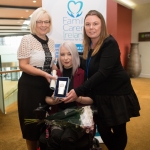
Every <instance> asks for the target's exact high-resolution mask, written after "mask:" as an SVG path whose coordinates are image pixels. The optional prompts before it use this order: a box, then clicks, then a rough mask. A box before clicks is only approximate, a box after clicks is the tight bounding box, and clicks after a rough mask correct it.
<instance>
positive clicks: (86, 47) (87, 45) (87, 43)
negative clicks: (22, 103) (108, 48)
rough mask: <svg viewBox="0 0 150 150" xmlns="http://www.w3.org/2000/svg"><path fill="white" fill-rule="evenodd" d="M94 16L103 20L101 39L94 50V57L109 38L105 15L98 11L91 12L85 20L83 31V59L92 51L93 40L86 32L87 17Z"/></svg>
mask: <svg viewBox="0 0 150 150" xmlns="http://www.w3.org/2000/svg"><path fill="white" fill-rule="evenodd" d="M93 15H95V16H97V17H98V18H99V19H100V20H101V33H100V37H99V40H98V42H97V45H96V47H95V49H94V50H93V53H92V56H94V55H95V54H96V53H97V52H98V51H99V49H100V47H101V45H102V43H103V41H104V40H105V39H106V38H107V37H108V32H107V29H106V23H105V20H104V17H103V15H102V14H101V13H100V12H98V11H97V10H90V11H89V12H88V13H87V14H86V16H85V18H84V29H83V34H84V35H83V47H84V50H83V58H84V59H86V58H87V55H88V51H89V49H90V44H91V39H90V38H89V37H88V36H87V34H86V32H85V19H86V17H87V16H93Z"/></svg>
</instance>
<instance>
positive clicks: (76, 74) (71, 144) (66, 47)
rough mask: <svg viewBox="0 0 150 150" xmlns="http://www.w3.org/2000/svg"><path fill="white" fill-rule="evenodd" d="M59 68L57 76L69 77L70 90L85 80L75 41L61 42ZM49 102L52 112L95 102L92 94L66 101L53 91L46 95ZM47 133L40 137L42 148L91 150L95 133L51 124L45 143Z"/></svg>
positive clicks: (46, 149) (45, 149)
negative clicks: (56, 95)
mask: <svg viewBox="0 0 150 150" xmlns="http://www.w3.org/2000/svg"><path fill="white" fill-rule="evenodd" d="M58 63H59V69H58V70H57V76H59V77H69V79H70V81H69V89H68V91H69V90H71V89H72V88H76V87H78V86H79V85H81V84H82V83H83V82H84V70H82V69H81V68H79V66H80V58H79V54H78V51H77V48H76V46H75V44H74V43H72V42H70V41H67V42H64V43H63V44H61V46H60V51H59V58H58ZM46 102H47V104H49V105H51V106H52V107H51V111H50V113H54V112H58V111H61V110H64V109H66V108H70V107H73V106H85V105H90V104H92V103H93V100H92V98H91V95H90V94H89V93H88V95H86V96H80V97H78V98H77V99H76V101H73V102H70V103H64V102H63V101H62V100H61V99H60V98H55V99H54V94H53V95H52V96H51V92H49V94H48V95H47V97H46ZM45 134H46V133H43V135H42V136H41V137H40V150H90V147H91V142H92V141H93V135H92V134H88V133H86V132H78V131H76V130H75V129H72V128H69V127H66V128H62V127H58V126H51V127H50V129H49V138H47V140H46V145H45V144H43V143H45V140H44V139H45Z"/></svg>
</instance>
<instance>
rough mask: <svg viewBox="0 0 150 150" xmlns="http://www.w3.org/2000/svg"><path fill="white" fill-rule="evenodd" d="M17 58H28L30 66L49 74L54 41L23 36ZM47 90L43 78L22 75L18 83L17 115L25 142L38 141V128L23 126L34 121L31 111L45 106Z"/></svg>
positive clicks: (52, 59) (46, 84)
mask: <svg viewBox="0 0 150 150" xmlns="http://www.w3.org/2000/svg"><path fill="white" fill-rule="evenodd" d="M17 56H18V59H25V58H30V62H29V64H30V65H32V66H34V67H36V68H39V69H41V70H43V71H45V72H47V73H51V67H52V65H53V63H54V60H55V50H54V41H53V40H51V39H48V38H47V40H46V41H45V40H42V39H40V38H39V37H37V36H36V35H31V34H30V35H25V36H24V37H23V38H22V41H21V44H20V46H19V49H18V53H17ZM48 90H50V89H49V83H48V82H47V80H46V79H45V78H44V77H42V76H32V75H29V74H27V73H25V72H23V73H22V76H21V77H20V79H19V82H18V113H19V121H20V127H21V131H22V135H23V138H25V139H27V140H33V141H35V140H38V139H39V136H40V132H39V130H40V126H37V125H36V124H30V125H25V124H24V119H29V118H30V119H35V115H34V113H33V110H34V109H36V108H37V107H38V106H39V103H40V104H45V96H46V93H47V91H48ZM50 92H52V91H50Z"/></svg>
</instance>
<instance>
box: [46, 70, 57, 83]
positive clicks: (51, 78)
mask: <svg viewBox="0 0 150 150" xmlns="http://www.w3.org/2000/svg"><path fill="white" fill-rule="evenodd" d="M44 77H45V78H46V80H47V81H48V82H49V83H50V81H51V80H57V77H54V76H52V75H50V74H48V73H47V72H45V75H44Z"/></svg>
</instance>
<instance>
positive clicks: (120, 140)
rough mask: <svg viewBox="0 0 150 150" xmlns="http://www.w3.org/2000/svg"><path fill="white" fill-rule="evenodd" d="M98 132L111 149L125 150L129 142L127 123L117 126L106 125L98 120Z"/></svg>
mask: <svg viewBox="0 0 150 150" xmlns="http://www.w3.org/2000/svg"><path fill="white" fill-rule="evenodd" d="M97 127H98V132H99V133H100V136H101V138H102V140H103V142H104V143H105V145H106V146H107V148H108V149H109V150H124V149H125V147H126V144H127V132H126V123H124V124H121V125H117V126H111V127H108V126H105V125H103V124H102V123H101V122H99V121H97Z"/></svg>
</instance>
